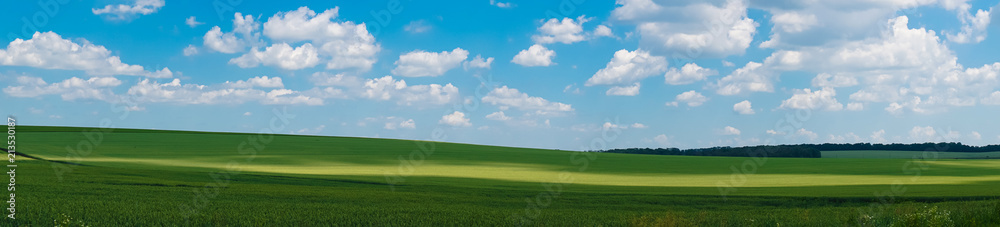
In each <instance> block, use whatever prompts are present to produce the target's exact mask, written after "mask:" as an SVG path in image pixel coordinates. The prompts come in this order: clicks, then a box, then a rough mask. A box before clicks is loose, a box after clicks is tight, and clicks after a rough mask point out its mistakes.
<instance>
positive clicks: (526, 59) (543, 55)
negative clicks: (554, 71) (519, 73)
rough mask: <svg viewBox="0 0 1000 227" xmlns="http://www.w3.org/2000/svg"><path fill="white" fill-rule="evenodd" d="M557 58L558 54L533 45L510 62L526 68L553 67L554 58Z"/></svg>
mask: <svg viewBox="0 0 1000 227" xmlns="http://www.w3.org/2000/svg"><path fill="white" fill-rule="evenodd" d="M555 56H556V52H555V51H553V50H549V49H548V48H545V47H544V46H542V45H538V44H535V45H531V47H528V49H527V50H521V52H518V53H517V55H515V56H514V59H511V60H510V62H513V63H514V64H518V65H521V66H526V67H534V66H549V65H552V64H553V63H552V58H554V57H555Z"/></svg>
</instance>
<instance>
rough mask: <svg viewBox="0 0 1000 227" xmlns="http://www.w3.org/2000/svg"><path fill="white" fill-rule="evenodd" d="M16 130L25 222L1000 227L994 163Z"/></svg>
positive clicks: (923, 156) (998, 175) (998, 174)
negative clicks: (588, 150) (562, 149)
mask: <svg viewBox="0 0 1000 227" xmlns="http://www.w3.org/2000/svg"><path fill="white" fill-rule="evenodd" d="M19 129H20V130H19V131H18V133H19V134H18V135H19V137H18V145H19V146H18V149H19V150H18V152H20V153H23V154H25V155H30V156H32V157H34V158H37V159H32V158H28V157H19V161H18V165H19V167H18V170H17V171H18V173H19V174H18V177H19V178H18V180H19V182H18V183H19V185H21V186H19V187H20V188H19V189H20V190H18V192H19V193H21V194H19V196H18V199H19V200H23V201H21V203H18V205H19V207H18V211H19V214H18V215H20V216H19V217H18V219H17V222H16V223H14V224H18V225H67V226H122V225H124V226H159V225H170V226H172V225H184V226H220V225H221V226H226V225H238V226H275V225H280V226H312V225H343V226H354V225H377V226H384V225H389V226H411V225H412V226H478V225H505V226H517V225H527V226H591V225H606V226H687V225H708V226H778V225H782V226H844V225H846V226H858V225H861V226H886V225H902V226H922V225H933V226H942V225H954V226H998V225H1000V199H998V196H1000V160H997V159H951V158H948V157H947V156H944V155H936V156H935V154H930V153H922V152H911V153H910V154H917V156H919V157H918V158H913V157H912V156H913V155H910V156H911V157H910V158H864V159H862V158H818V159H816V158H813V159H808V158H768V157H753V158H737V157H694V156H662V155H633V154H612V153H583V152H572V151H559V150H543V149H526V148H510V147H496V146H481V145H469V144H456V143H437V142H424V141H411V140H393V139H371V138H350V137H318V136H293V135H257V134H237V133H207V132H182V131H155V130H132V129H113V130H111V129H95V128H70V127H30V126H24V127H21V128H19ZM823 155H824V157H826V156H827V153H823ZM844 155H845V156H846V154H844Z"/></svg>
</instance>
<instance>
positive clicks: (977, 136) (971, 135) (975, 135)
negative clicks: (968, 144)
mask: <svg viewBox="0 0 1000 227" xmlns="http://www.w3.org/2000/svg"><path fill="white" fill-rule="evenodd" d="M969 138H972V139H974V140H981V139H983V135H981V134H979V132H977V131H972V132H970V133H969Z"/></svg>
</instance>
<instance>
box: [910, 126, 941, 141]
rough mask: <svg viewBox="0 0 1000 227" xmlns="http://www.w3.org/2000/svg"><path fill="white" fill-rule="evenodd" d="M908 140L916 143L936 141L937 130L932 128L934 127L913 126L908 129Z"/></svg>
mask: <svg viewBox="0 0 1000 227" xmlns="http://www.w3.org/2000/svg"><path fill="white" fill-rule="evenodd" d="M910 140H912V141H913V142H916V143H923V142H936V141H938V140H940V138H939V137H938V134H937V131H935V130H934V127H931V126H925V127H920V126H914V127H913V129H911V130H910Z"/></svg>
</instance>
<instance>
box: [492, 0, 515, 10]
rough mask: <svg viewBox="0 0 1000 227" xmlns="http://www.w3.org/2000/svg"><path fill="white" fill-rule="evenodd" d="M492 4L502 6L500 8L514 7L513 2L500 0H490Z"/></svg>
mask: <svg viewBox="0 0 1000 227" xmlns="http://www.w3.org/2000/svg"><path fill="white" fill-rule="evenodd" d="M490 5H493V6H496V7H500V8H507V9H509V8H512V7H514V4H513V3H510V2H499V1H497V0H490Z"/></svg>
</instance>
